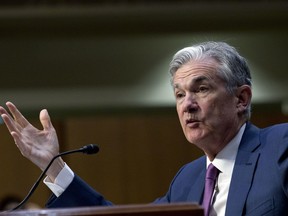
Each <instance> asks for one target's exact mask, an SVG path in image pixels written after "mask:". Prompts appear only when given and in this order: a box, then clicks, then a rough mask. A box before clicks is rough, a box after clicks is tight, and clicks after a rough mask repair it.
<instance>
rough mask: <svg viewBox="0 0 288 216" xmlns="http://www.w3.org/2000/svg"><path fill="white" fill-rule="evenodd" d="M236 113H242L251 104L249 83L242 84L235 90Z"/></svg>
mask: <svg viewBox="0 0 288 216" xmlns="http://www.w3.org/2000/svg"><path fill="white" fill-rule="evenodd" d="M236 97H237V109H238V113H239V114H242V113H243V112H245V110H246V109H248V106H249V105H250V104H251V98H252V90H251V87H250V86H249V85H242V86H240V87H238V88H237V90H236Z"/></svg>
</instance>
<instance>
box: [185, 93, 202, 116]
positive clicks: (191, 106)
mask: <svg viewBox="0 0 288 216" xmlns="http://www.w3.org/2000/svg"><path fill="white" fill-rule="evenodd" d="M183 108H184V112H186V113H193V112H196V111H197V110H198V108H199V107H198V104H197V101H196V98H195V95H193V94H188V95H186V97H185V100H184V103H183Z"/></svg>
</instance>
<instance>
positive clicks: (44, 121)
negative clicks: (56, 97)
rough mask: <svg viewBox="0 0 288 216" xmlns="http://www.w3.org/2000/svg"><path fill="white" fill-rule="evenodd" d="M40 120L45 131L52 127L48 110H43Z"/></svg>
mask: <svg viewBox="0 0 288 216" xmlns="http://www.w3.org/2000/svg"><path fill="white" fill-rule="evenodd" d="M39 118H40V122H41V124H42V126H43V128H44V130H49V129H50V128H51V127H52V123H51V120H50V116H49V114H48V111H47V110H46V109H43V110H41V112H40V116H39Z"/></svg>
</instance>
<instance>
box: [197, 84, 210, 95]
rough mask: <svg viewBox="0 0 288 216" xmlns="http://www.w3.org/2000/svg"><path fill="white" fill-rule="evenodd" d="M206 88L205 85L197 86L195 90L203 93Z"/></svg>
mask: <svg viewBox="0 0 288 216" xmlns="http://www.w3.org/2000/svg"><path fill="white" fill-rule="evenodd" d="M208 90H209V88H208V87H207V86H199V88H198V89H197V92H200V93H204V92H207V91H208Z"/></svg>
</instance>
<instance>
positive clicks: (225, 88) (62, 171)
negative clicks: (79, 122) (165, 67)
mask: <svg viewBox="0 0 288 216" xmlns="http://www.w3.org/2000/svg"><path fill="white" fill-rule="evenodd" d="M170 74H171V83H172V86H173V89H174V94H175V98H176V108H177V113H178V116H179V120H180V123H181V126H182V128H183V132H184V134H185V136H186V138H187V140H188V141H189V142H190V143H192V144H194V145H196V146H198V147H199V148H200V149H202V150H203V151H204V153H205V155H206V156H203V157H201V158H199V159H197V160H196V161H193V162H191V163H189V164H186V165H185V166H183V167H182V168H181V169H180V170H179V172H178V173H177V175H176V176H175V178H174V179H173V181H172V183H171V185H170V188H169V190H168V192H167V194H166V195H165V196H163V197H161V198H158V199H157V200H155V203H169V202H184V201H191V202H198V203H199V204H203V206H205V205H206V190H207V188H208V186H207V187H206V188H205V193H204V185H205V173H206V168H207V167H211V165H210V164H213V166H212V167H214V169H213V170H215V171H214V172H215V174H216V176H215V178H217V180H215V181H216V183H215V181H214V182H213V184H214V183H215V184H214V185H213V188H214V192H213V194H212V195H213V198H210V199H211V200H208V201H207V203H208V207H207V209H206V207H205V215H209V214H210V215H229V216H230V215H231V216H235V215H288V169H287V168H288V156H287V155H288V124H280V125H274V126H271V127H269V128H265V129H259V128H257V127H256V126H254V125H253V124H251V123H250V122H249V118H250V107H251V97H252V92H251V88H252V87H251V86H252V84H251V75H250V71H249V68H248V66H247V63H246V60H245V59H244V58H243V57H241V56H240V55H239V54H238V52H237V51H236V50H235V49H234V48H233V47H231V46H229V45H228V44H226V43H223V42H206V43H201V44H197V45H195V46H192V47H187V48H184V49H182V50H180V51H179V52H177V53H176V54H175V56H174V58H173V60H172V62H171V65H170ZM6 105H7V107H8V109H9V111H10V113H11V114H12V116H13V117H12V116H11V115H10V114H9V113H8V112H7V111H6V110H5V109H4V108H3V107H0V113H1V116H2V118H3V120H4V122H5V124H6V125H7V127H8V129H9V131H10V133H11V135H12V137H13V138H14V140H15V143H16V145H17V146H18V148H19V149H20V151H21V152H22V154H23V155H24V156H25V157H27V158H28V159H30V160H31V161H32V162H33V163H35V164H36V165H37V166H39V167H40V168H41V169H42V170H43V169H45V167H46V166H47V164H48V163H49V161H50V160H51V159H52V158H53V156H55V155H56V154H58V152H59V144H58V139H57V135H56V132H55V130H54V128H53V126H52V124H51V121H50V117H49V115H48V112H47V110H42V111H41V112H40V121H41V123H42V125H43V130H38V129H36V128H35V127H33V126H32V125H31V124H30V123H29V122H28V121H27V120H26V119H25V118H24V117H23V116H22V114H21V113H20V112H19V111H18V109H17V108H16V106H15V105H13V104H12V103H11V102H7V103H6ZM209 165H210V166H209ZM215 167H216V168H215ZM208 169H210V168H208ZM208 169H207V170H208ZM47 176H48V177H47V178H46V179H45V183H46V184H47V186H48V187H49V188H50V189H51V190H52V191H53V193H54V195H53V196H52V197H51V199H50V200H49V202H48V204H47V206H48V207H75V206H91V205H112V203H111V202H109V201H107V200H105V198H104V197H103V196H102V195H101V194H99V193H98V192H96V191H95V190H93V189H92V188H90V187H89V186H88V185H87V184H86V183H85V182H83V181H82V180H81V179H80V178H79V177H78V176H77V175H75V174H74V173H73V171H72V170H70V169H69V167H68V166H67V165H66V164H65V163H64V161H63V160H62V159H61V158H59V159H57V160H56V162H55V163H54V164H53V166H52V167H51V168H50V169H49V170H48V172H47Z"/></svg>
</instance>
